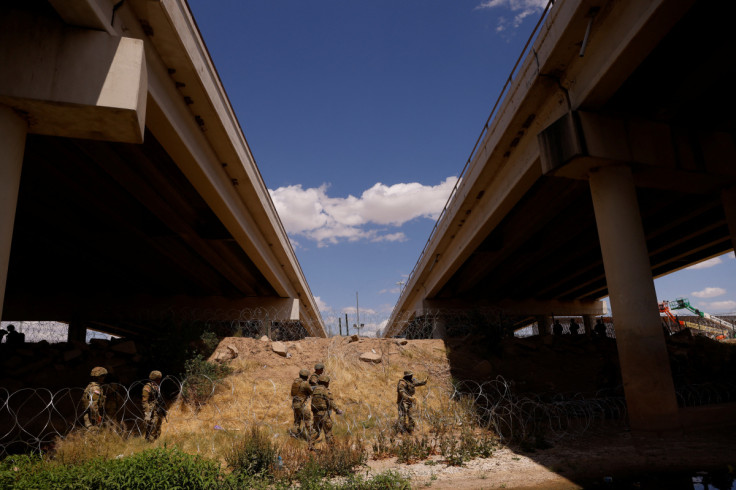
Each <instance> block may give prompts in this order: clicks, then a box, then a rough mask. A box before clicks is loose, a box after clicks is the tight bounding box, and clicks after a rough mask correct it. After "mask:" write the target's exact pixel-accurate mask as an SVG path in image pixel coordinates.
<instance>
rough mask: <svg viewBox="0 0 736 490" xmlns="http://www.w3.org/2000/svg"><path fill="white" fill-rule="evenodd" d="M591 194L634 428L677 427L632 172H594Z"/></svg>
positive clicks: (621, 169) (619, 167)
mask: <svg viewBox="0 0 736 490" xmlns="http://www.w3.org/2000/svg"><path fill="white" fill-rule="evenodd" d="M590 191H591V194H592V198H593V208H594V210H595V218H596V223H597V227H598V236H599V239H600V244H601V253H602V256H603V266H604V269H605V272H606V281H607V283H608V292H609V298H610V301H611V310H612V313H613V315H614V321H615V322H616V345H617V346H618V355H619V361H620V363H621V374H622V378H623V384H624V393H625V395H626V405H627V407H628V412H629V422H630V423H631V428H632V429H635V430H654V431H658V430H673V429H677V428H678V427H679V425H680V424H679V417H678V407H677V399H676V396H675V388H674V383H673V381H672V373H671V371H670V363H669V357H668V354H667V348H666V346H665V341H664V337H663V336H662V325H661V319H660V317H659V310H658V308H657V295H656V292H655V290H654V281H653V279H652V271H651V265H650V263H649V255H648V252H647V245H646V239H645V237H644V228H643V226H642V223H641V215H640V213H639V205H638V202H637V198H636V187H635V185H634V180H633V177H632V174H631V169H630V168H629V167H628V166H626V165H614V166H608V167H602V168H598V169H595V170H594V171H592V172H591V175H590Z"/></svg>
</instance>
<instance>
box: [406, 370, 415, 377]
mask: <svg viewBox="0 0 736 490" xmlns="http://www.w3.org/2000/svg"><path fill="white" fill-rule="evenodd" d="M412 376H414V373H412V372H411V371H404V377H405V378H411V377H412Z"/></svg>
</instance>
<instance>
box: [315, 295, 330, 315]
mask: <svg viewBox="0 0 736 490" xmlns="http://www.w3.org/2000/svg"><path fill="white" fill-rule="evenodd" d="M314 302H315V303H317V308H319V311H320V312H322V313H324V312H327V311H331V310H332V308H330V307H329V305H327V303H325V302H324V301H322V298H320V297H319V296H315V297H314Z"/></svg>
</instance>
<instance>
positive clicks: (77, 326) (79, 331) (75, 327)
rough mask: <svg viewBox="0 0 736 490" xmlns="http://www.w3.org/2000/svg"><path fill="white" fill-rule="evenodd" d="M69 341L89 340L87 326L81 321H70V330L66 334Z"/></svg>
mask: <svg viewBox="0 0 736 490" xmlns="http://www.w3.org/2000/svg"><path fill="white" fill-rule="evenodd" d="M66 340H67V342H71V341H76V342H86V341H87V327H85V326H84V323H82V322H80V321H72V322H69V330H68V331H67V334H66Z"/></svg>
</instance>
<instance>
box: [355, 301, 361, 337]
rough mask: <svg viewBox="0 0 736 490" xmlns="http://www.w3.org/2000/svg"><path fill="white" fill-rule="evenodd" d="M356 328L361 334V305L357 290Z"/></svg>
mask: <svg viewBox="0 0 736 490" xmlns="http://www.w3.org/2000/svg"><path fill="white" fill-rule="evenodd" d="M355 317H356V318H355V329H356V330H357V331H358V335H360V305H358V291H355Z"/></svg>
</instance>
